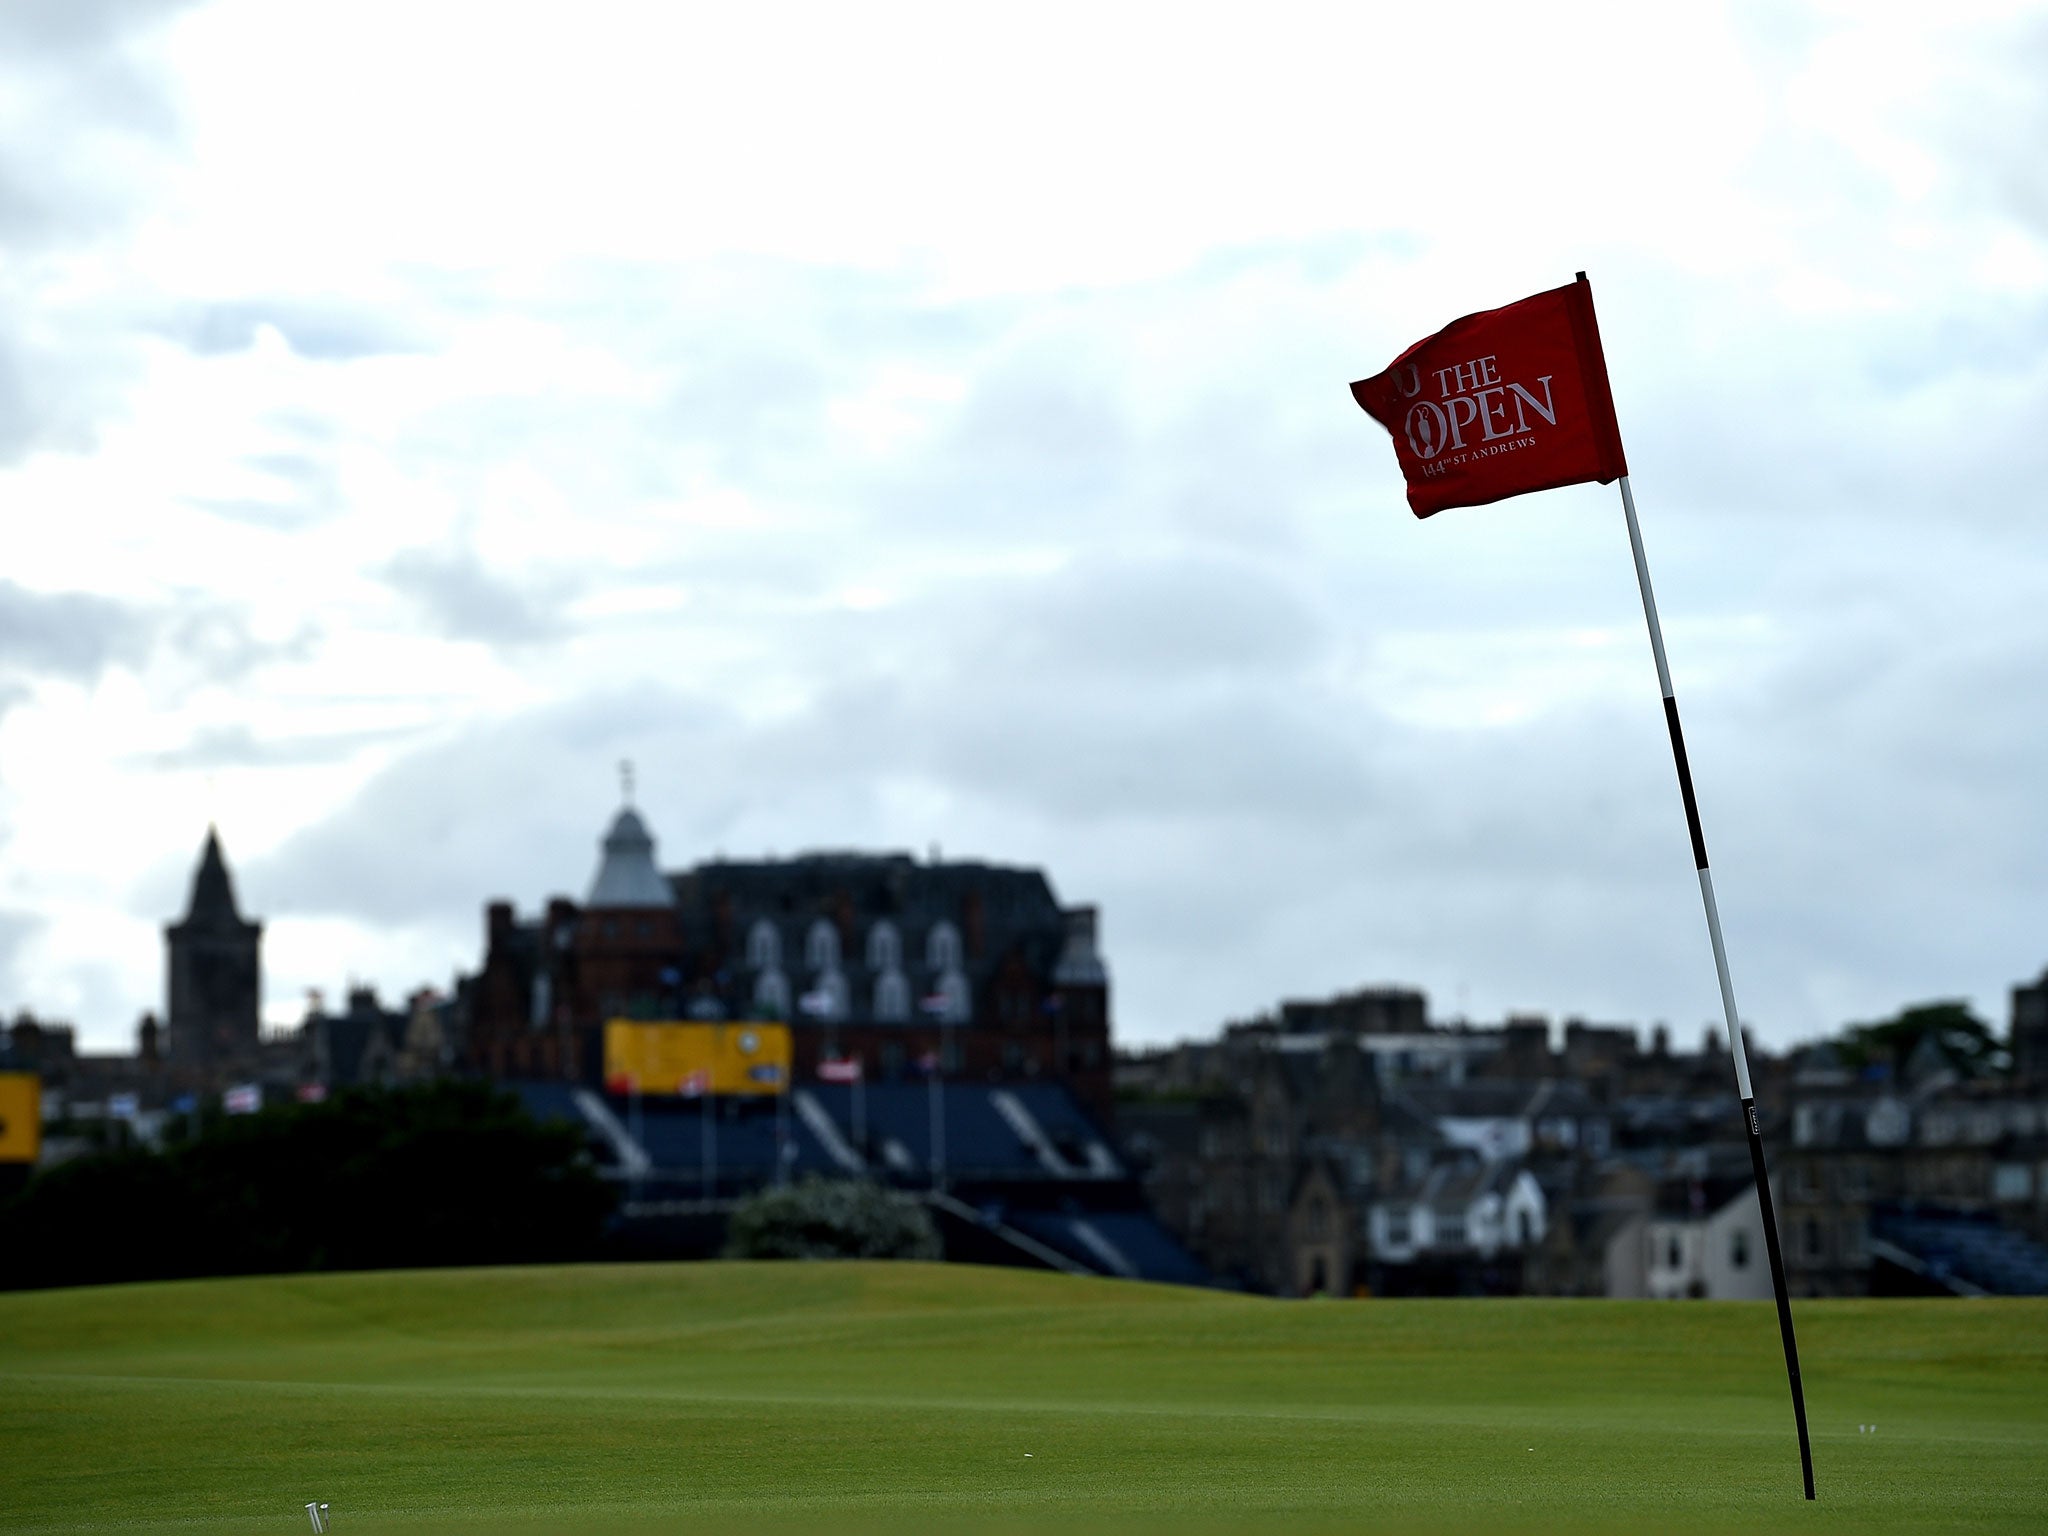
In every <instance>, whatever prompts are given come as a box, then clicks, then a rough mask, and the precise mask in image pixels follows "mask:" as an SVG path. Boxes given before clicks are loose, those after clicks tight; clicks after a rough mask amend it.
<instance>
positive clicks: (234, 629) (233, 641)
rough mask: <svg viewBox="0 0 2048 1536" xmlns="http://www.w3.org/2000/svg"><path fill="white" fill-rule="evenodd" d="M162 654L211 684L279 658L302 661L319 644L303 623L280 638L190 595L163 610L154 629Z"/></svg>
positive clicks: (229, 610)
mask: <svg viewBox="0 0 2048 1536" xmlns="http://www.w3.org/2000/svg"><path fill="white" fill-rule="evenodd" d="M158 634H159V638H160V651H159V653H160V654H167V655H169V656H171V657H174V658H175V659H177V660H178V661H180V662H182V663H184V664H186V665H188V666H190V667H192V668H194V669H195V670H196V671H197V672H198V673H199V674H200V676H201V677H202V678H203V679H204V680H205V681H207V682H210V683H229V682H235V681H237V680H239V679H241V678H244V677H247V676H248V675H249V674H250V673H252V672H254V671H256V670H257V669H258V668H260V667H265V666H268V665H270V664H271V663H273V662H277V661H302V660H304V659H305V658H306V657H307V656H309V655H311V654H312V652H313V649H314V647H315V646H316V645H317V644H318V643H319V631H318V629H317V628H315V627H314V626H312V625H311V624H307V625H304V626H302V627H301V628H300V629H299V630H297V631H296V632H295V633H293V634H292V635H290V636H288V637H287V638H285V639H283V640H265V639H262V638H260V637H258V636H257V635H255V634H254V633H252V632H251V631H250V629H249V627H248V624H247V622H246V617H245V615H244V614H243V613H242V612H241V611H240V610H239V609H234V608H222V607H218V606H215V605H213V604H212V603H209V602H205V601H204V600H195V599H193V598H191V597H184V598H181V599H180V600H179V602H178V604H177V606H176V607H175V608H173V609H171V610H170V611H168V612H167V613H165V614H164V616H163V618H162V620H161V623H160V627H159V630H158Z"/></svg>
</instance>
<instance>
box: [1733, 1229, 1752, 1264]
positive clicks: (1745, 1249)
mask: <svg viewBox="0 0 2048 1536" xmlns="http://www.w3.org/2000/svg"><path fill="white" fill-rule="evenodd" d="M1728 1267H1729V1268H1730V1269H1747V1268H1749V1230H1748V1229H1747V1228H1746V1227H1737V1228H1736V1229H1735V1230H1734V1231H1733V1232H1730V1233H1729V1234H1728Z"/></svg>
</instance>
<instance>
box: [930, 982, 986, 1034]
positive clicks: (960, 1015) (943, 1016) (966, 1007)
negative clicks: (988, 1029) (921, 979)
mask: <svg viewBox="0 0 2048 1536" xmlns="http://www.w3.org/2000/svg"><path fill="white" fill-rule="evenodd" d="M933 998H934V1001H932V1002H929V1003H927V1004H926V1009H927V1011H928V1012H932V1013H935V1014H937V1015H938V1018H939V1022H940V1023H942V1024H965V1023H967V1022H968V1021H969V1020H970V1019H972V1018H973V1017H974V1004H973V1000H972V999H971V998H970V997H969V996H968V992H967V978H966V977H965V976H962V975H961V974H960V973H959V972H958V971H949V972H947V973H946V974H945V975H944V976H941V977H940V978H939V984H938V987H937V989H936V990H935V991H934V993H933Z"/></svg>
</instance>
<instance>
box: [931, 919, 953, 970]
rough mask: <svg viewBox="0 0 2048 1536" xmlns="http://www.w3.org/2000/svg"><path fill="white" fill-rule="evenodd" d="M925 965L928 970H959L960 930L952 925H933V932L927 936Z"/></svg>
mask: <svg viewBox="0 0 2048 1536" xmlns="http://www.w3.org/2000/svg"><path fill="white" fill-rule="evenodd" d="M924 963H925V969H926V970H931V971H957V970H959V969H960V930H959V929H958V928H955V927H954V926H953V925H952V924H951V923H943V922H941V923H934V924H932V931H931V932H930V933H928V934H926V935H925V941H924Z"/></svg>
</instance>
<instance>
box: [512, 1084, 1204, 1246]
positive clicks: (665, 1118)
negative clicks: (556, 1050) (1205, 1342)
mask: <svg viewBox="0 0 2048 1536" xmlns="http://www.w3.org/2000/svg"><path fill="white" fill-rule="evenodd" d="M505 1086H506V1087H507V1088H509V1089H510V1090H511V1091H513V1092H514V1093H516V1094H517V1095H518V1096H519V1098H520V1099H521V1100H522V1102H524V1103H525V1105H526V1106H527V1108H528V1110H529V1111H530V1112H531V1113H532V1114H534V1115H535V1116H536V1117H537V1118H540V1119H544V1120H561V1121H566V1122H568V1123H570V1124H572V1125H575V1126H577V1127H579V1128H580V1129H581V1130H582V1131H583V1132H584V1134H585V1137H586V1139H587V1141H588V1144H589V1147H590V1151H591V1155H592V1157H593V1158H594V1159H595V1161H596V1162H597V1165H598V1167H599V1168H600V1169H601V1170H602V1171H603V1172H604V1174H605V1176H606V1177H607V1178H610V1179H614V1180H617V1181H618V1182H619V1183H620V1184H621V1185H622V1186H624V1199H623V1201H622V1203H621V1211H620V1216H619V1218H618V1220H619V1229H620V1230H619V1232H618V1237H619V1239H620V1247H621V1249H622V1251H629V1252H632V1253H635V1254H636V1255H644V1256H655V1255H666V1256H671V1257H680V1256H686V1255H690V1254H698V1253H709V1252H713V1251H715V1250H716V1248H717V1246H718V1243H719V1241H720V1239H721V1237H722V1232H723V1226H724V1216H725V1213H726V1212H727V1211H729V1210H730V1208H731V1206H732V1204H733V1202H735V1201H736V1200H738V1199H741V1198H743V1197H744V1196H746V1195H748V1194H751V1193H753V1192H754V1191H756V1190H758V1189H761V1188H763V1187H764V1186H766V1185H769V1184H772V1183H774V1182H776V1181H777V1180H778V1178H801V1177H803V1176H805V1175H807V1174H814V1175H817V1176H819V1177H822V1178H865V1179H873V1180H875V1181H876V1182H878V1183H882V1184H885V1185H888V1186H890V1187H892V1188H896V1189H902V1190H906V1191H911V1192H915V1193H919V1194H922V1195H924V1196H926V1197H927V1198H928V1199H929V1201H930V1203H931V1207H932V1211H933V1215H934V1217H935V1219H936V1220H937V1222H938V1226H939V1230H940V1234H941V1236H942V1238H943V1239H944V1240H945V1243H946V1251H947V1256H948V1257H949V1258H954V1259H960V1260H971V1261H975V1262H998V1263H1011V1264H1022V1265H1028V1266H1034V1267H1043V1268H1051V1269H1061V1270H1066V1271H1068V1272H1070V1273H1077V1274H1091V1275H1105V1276H1110V1277H1113V1278H1123V1279H1137V1280H1157V1281H1166V1282H1170V1283H1174V1284H1181V1285H1208V1284H1213V1283H1214V1281H1213V1279H1212V1277H1211V1276H1210V1275H1209V1273H1208V1272H1207V1271H1206V1270H1205V1269H1204V1268H1203V1267H1202V1266H1201V1264H1199V1263H1198V1262H1197V1261H1196V1260H1195V1259H1194V1258H1193V1257H1191V1256H1190V1255H1189V1254H1188V1252H1187V1250H1186V1249H1184V1248H1183V1247H1182V1246H1181V1245H1180V1243H1179V1242H1178V1241H1177V1240H1176V1239H1175V1238H1174V1237H1173V1236H1172V1235H1171V1234H1170V1233H1168V1232H1167V1230H1166V1229H1165V1228H1164V1227H1163V1226H1161V1225H1160V1224H1159V1222H1158V1220H1157V1219H1156V1218H1155V1217H1153V1215H1152V1214H1151V1212H1150V1211H1149V1210H1148V1209H1147V1208H1146V1206H1145V1203H1144V1198H1143V1196H1142V1194H1141V1193H1140V1192H1139V1187H1138V1184H1137V1181H1136V1179H1135V1177H1134V1176H1133V1174H1132V1172H1131V1170H1129V1169H1128V1168H1126V1167H1125V1166H1124V1164H1123V1162H1122V1160H1121V1159H1120V1158H1119V1157H1118V1156H1117V1154H1116V1152H1115V1151H1114V1150H1113V1148H1112V1147H1111V1145H1110V1142H1109V1139H1108V1138H1107V1137H1106V1136H1105V1135H1104V1134H1103V1133H1102V1131H1101V1129H1100V1128H1099V1127H1098V1126H1097V1125H1096V1124H1095V1122H1094V1121H1093V1120H1092V1119H1091V1118H1090V1117H1089V1115H1088V1114H1087V1112H1086V1111H1085V1110H1083V1109H1082V1107H1081V1105H1080V1104H1079V1103H1078V1102H1076V1100H1075V1099H1074V1098H1073V1096H1072V1095H1071V1094H1070V1093H1068V1092H1067V1090H1066V1089H1065V1088H1064V1087H1061V1086H1058V1085H1055V1084H1049V1083H1031V1084H1009V1085H984V1084H967V1083H944V1084H933V1083H931V1082H924V1083H903V1082H886V1083H867V1084H858V1085H854V1084H839V1083H815V1082H814V1083H799V1084H797V1085H796V1086H795V1087H794V1088H793V1089H792V1090H791V1092H790V1093H789V1094H788V1095H786V1096H782V1097H778V1096H774V1095H763V1096H760V1097H757V1098H739V1097H704V1098H674V1097H656V1096H652V1095H649V1096H644V1097H639V1098H635V1097H633V1096H631V1095H626V1094H619V1093H609V1092H602V1091H600V1090H598V1089H596V1088H590V1087H578V1086H575V1085H573V1084H568V1083H558V1082H514V1083H508V1084H506V1085H505Z"/></svg>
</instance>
